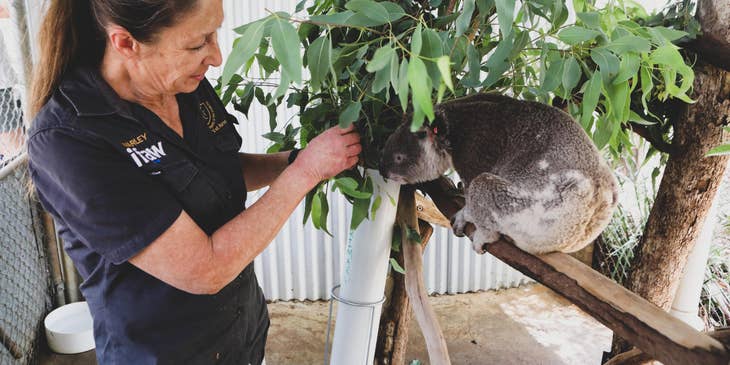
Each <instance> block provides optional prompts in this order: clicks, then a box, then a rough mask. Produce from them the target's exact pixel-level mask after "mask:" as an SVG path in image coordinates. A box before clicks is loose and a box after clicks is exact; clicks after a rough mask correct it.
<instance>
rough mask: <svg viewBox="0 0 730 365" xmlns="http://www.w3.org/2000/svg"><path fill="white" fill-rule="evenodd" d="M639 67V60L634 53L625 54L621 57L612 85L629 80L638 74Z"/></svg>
mask: <svg viewBox="0 0 730 365" xmlns="http://www.w3.org/2000/svg"><path fill="white" fill-rule="evenodd" d="M640 66H641V59H640V58H639V56H638V55H636V54H634V53H626V54H624V55H623V56H622V57H621V65H620V66H619V71H618V75H616V78H615V79H614V80H613V84H614V85H616V84H619V83H622V82H624V81H626V80H628V79H631V78H633V77H635V76H636V75H637V73H638V72H639V67H640Z"/></svg>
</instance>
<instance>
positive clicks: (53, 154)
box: [28, 0, 361, 364]
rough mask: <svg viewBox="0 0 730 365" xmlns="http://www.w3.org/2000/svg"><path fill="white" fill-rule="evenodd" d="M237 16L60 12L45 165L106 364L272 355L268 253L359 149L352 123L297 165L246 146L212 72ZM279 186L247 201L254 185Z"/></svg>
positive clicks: (141, 5) (38, 82) (45, 80)
mask: <svg viewBox="0 0 730 365" xmlns="http://www.w3.org/2000/svg"><path fill="white" fill-rule="evenodd" d="M222 20H223V11H222V4H221V0H134V1H130V0H54V1H52V2H51V5H50V8H49V10H48V14H47V15H46V17H45V19H44V23H43V25H42V30H41V39H40V46H41V60H40V62H39V64H40V65H43V67H42V68H39V69H38V70H36V71H35V75H34V76H35V79H34V82H33V90H32V93H33V96H32V98H31V100H33V101H34V102H35V103H36V104H35V108H33V109H34V110H35V111H37V116H36V117H35V119H34V123H33V126H32V127H31V130H30V131H29V142H28V150H29V156H30V160H29V161H30V162H29V167H30V171H31V177H32V179H33V181H34V183H35V186H36V189H37V191H38V196H39V199H40V200H41V202H42V203H43V205H44V207H45V208H46V209H47V210H48V211H49V212H50V213H51V214H52V215H53V217H54V218H55V220H56V223H57V229H58V231H59V234H60V235H61V237H62V238H63V240H64V248H65V249H66V251H67V252H68V254H69V255H70V256H71V258H72V259H73V260H74V262H75V263H76V265H77V268H78V269H79V272H80V274H81V276H82V277H83V278H84V282H83V284H82V286H81V290H82V292H83V294H84V296H85V297H86V300H87V301H88V303H89V306H90V308H91V312H92V316H93V318H94V336H95V339H96V351H97V358H98V360H99V362H100V363H101V364H152V363H164V364H168V363H169V364H196V363H212V362H216V361H218V362H221V363H229V364H247V363H253V364H258V363H260V362H261V361H262V360H263V356H264V344H265V341H266V333H267V329H268V324H269V320H268V315H267V311H266V304H265V301H264V297H263V295H262V293H261V289H260V288H259V286H258V284H257V282H256V278H255V276H254V273H253V260H254V258H255V257H256V256H257V255H258V254H259V253H261V251H263V250H264V248H266V246H267V245H268V244H269V243H270V242H271V241H272V240H273V238H274V237H275V236H276V234H277V232H278V231H279V229H280V228H281V226H282V225H283V224H284V222H285V221H286V219H287V217H288V216H289V215H290V214H291V212H292V211H293V210H294V209H295V207H296V206H297V205H298V203H299V202H300V201H301V199H302V198H303V197H304V195H305V194H306V193H307V192H308V191H309V190H311V189H312V188H313V187H314V186H315V185H316V184H317V183H318V182H319V181H321V180H322V179H326V178H329V177H332V176H334V175H336V174H337V173H339V172H341V171H343V170H344V169H347V168H350V167H352V166H354V165H355V164H356V162H357V160H358V157H357V156H358V154H359V153H360V150H361V147H360V144H359V136H358V135H357V133H355V132H354V131H353V130H352V129H351V128H350V129H346V130H343V129H339V128H338V127H335V128H333V129H330V130H328V131H326V132H324V133H323V134H322V135H320V136H318V137H317V138H315V139H313V140H312V141H311V142H310V143H309V144H308V146H307V148H306V149H304V150H302V151H301V152H300V153H299V154H298V156H296V159H295V160H294V161H293V163H291V164H288V161H287V159H288V158H289V157H295V156H290V154H289V153H279V154H273V155H248V154H238V152H237V151H238V149H239V147H240V143H241V139H240V137H239V136H238V134H237V133H236V132H235V128H234V126H233V124H232V123H234V122H235V121H234V119H233V118H232V117H231V116H230V115H228V114H227V113H226V111H225V109H224V108H223V106H222V105H221V102H220V101H219V100H218V99H217V97H216V95H215V94H214V92H213V90H212V88H211V86H210V85H209V84H208V82H207V81H206V80H205V78H204V75H205V72H206V70H207V69H208V67H210V66H218V65H220V63H221V55H220V51H219V48H218V44H217V43H216V29H217V28H219V27H220V25H221V22H222ZM289 159H291V158H289ZM267 185H269V186H270V188H269V190H268V191H267V193H266V194H264V195H263V196H262V197H261V198H260V199H259V200H258V201H257V202H256V203H255V204H253V205H252V206H251V207H249V208H248V209H247V210H245V211H244V202H245V198H246V188H248V190H249V191H250V190H255V189H258V188H260V187H262V186H267Z"/></svg>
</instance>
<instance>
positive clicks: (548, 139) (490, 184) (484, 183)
mask: <svg viewBox="0 0 730 365" xmlns="http://www.w3.org/2000/svg"><path fill="white" fill-rule="evenodd" d="M435 114H436V119H435V120H434V122H433V123H431V125H430V126H428V127H424V128H421V129H420V130H418V131H417V132H415V133H412V132H411V130H410V125H409V123H405V124H403V125H401V126H400V127H398V129H396V131H395V132H394V133H393V134H392V135H391V136H390V137H389V138H388V140H387V141H386V143H385V147H384V148H383V154H382V158H381V161H380V172H381V174H382V175H383V176H384V177H385V178H387V179H389V180H393V181H396V182H399V183H402V184H416V183H420V182H426V181H430V180H433V179H436V178H438V177H439V176H441V175H442V174H444V173H445V172H446V171H447V170H448V169H449V168H453V169H454V170H456V172H457V173H458V174H459V176H460V177H461V179H462V183H463V185H464V193H465V198H466V204H465V206H464V208H463V209H461V210H460V211H459V212H458V213H457V214H456V215H455V216H454V217H453V218H452V228H453V231H454V234H456V235H457V236H463V235H464V228H465V226H466V224H467V223H473V224H474V225H475V226H476V228H477V229H476V231H475V233H474V236H473V247H474V250H475V251H476V252H477V253H479V254H483V253H484V252H485V248H484V247H485V245H486V244H488V243H491V242H495V241H497V240H498V239H499V238H500V236H501V235H504V236H507V237H509V238H511V239H512V241H514V243H515V245H517V247H519V248H520V249H522V250H524V251H526V252H529V253H532V254H543V253H548V252H555V251H560V252H574V251H577V250H579V249H581V248H583V247H584V246H586V245H587V244H588V243H590V242H591V241H593V240H594V239H595V238H596V237H597V236H598V235H599V234H600V233H601V231H603V229H604V228H605V227H606V225H607V224H608V222H609V220H610V219H611V216H612V214H613V210H614V208H615V207H616V202H617V184H616V180H615V177H614V176H613V174H612V172H611V170H610V169H609V167H608V165H607V164H606V162H605V161H604V160H603V158H602V157H601V156H600V153H599V151H598V149H597V148H596V147H595V146H594V144H593V142H592V141H591V140H590V139H589V137H588V135H586V133H585V132H584V131H583V129H582V128H581V126H580V125H578V123H576V122H575V121H574V120H573V119H572V118H571V117H570V116H569V115H568V114H566V113H564V112H563V111H561V110H559V109H557V108H554V107H551V106H548V105H545V104H541V103H537V102H530V101H522V100H517V99H513V98H510V97H507V96H502V95H494V94H476V95H472V96H467V97H463V98H460V99H455V100H452V101H448V102H445V103H442V104H439V105H436V106H435Z"/></svg>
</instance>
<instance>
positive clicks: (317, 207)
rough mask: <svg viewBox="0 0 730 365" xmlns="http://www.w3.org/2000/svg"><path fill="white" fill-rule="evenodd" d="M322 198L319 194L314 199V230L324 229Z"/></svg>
mask: <svg viewBox="0 0 730 365" xmlns="http://www.w3.org/2000/svg"><path fill="white" fill-rule="evenodd" d="M321 222H322V198H321V195H320V193H319V192H317V193H316V194H314V196H313V197H312V224H313V225H314V228H316V229H321V228H322V223H321Z"/></svg>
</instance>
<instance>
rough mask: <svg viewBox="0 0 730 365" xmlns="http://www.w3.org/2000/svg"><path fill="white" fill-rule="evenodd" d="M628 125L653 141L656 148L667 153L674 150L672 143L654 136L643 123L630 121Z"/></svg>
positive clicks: (638, 133) (641, 135)
mask: <svg viewBox="0 0 730 365" xmlns="http://www.w3.org/2000/svg"><path fill="white" fill-rule="evenodd" d="M628 126H629V127H630V128H631V130H632V131H633V132H634V133H636V134H637V135H638V136H640V137H642V138H644V139H645V140H647V141H649V143H651V145H652V146H653V147H654V148H656V149H657V150H658V151H660V152H663V153H666V154H672V152H673V151H674V150H673V147H672V145H671V144H669V143H667V142H665V141H664V140H663V139H657V138H654V136H653V135H652V134H651V132H650V131H649V129H648V128H646V126H643V125H641V124H638V123H634V122H629V123H628Z"/></svg>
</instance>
